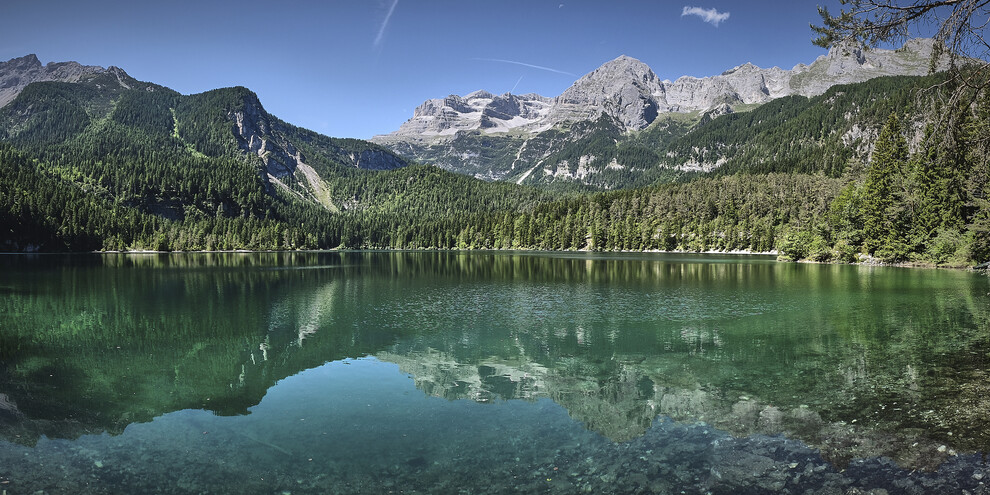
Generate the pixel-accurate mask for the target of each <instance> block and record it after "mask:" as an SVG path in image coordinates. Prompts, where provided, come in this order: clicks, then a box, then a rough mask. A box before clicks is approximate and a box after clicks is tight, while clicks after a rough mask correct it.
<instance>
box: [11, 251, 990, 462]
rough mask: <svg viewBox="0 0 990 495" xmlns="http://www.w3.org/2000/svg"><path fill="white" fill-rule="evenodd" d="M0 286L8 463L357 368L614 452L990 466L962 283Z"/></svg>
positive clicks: (745, 279) (717, 279)
mask: <svg viewBox="0 0 990 495" xmlns="http://www.w3.org/2000/svg"><path fill="white" fill-rule="evenodd" d="M0 265H3V266H0V270H2V272H3V273H4V276H3V277H4V278H3V281H2V283H0V285H2V286H3V288H4V292H3V293H2V295H3V297H2V298H0V314H2V315H3V316H2V330H0V436H2V438H3V439H4V440H6V441H8V442H13V443H16V444H21V445H26V446H31V445H35V444H37V443H38V442H39V440H40V439H42V438H66V439H73V438H78V437H80V435H84V434H98V433H101V432H108V433H110V434H111V435H120V434H121V433H122V432H123V431H124V430H125V428H127V427H128V425H130V424H133V423H146V422H149V421H152V419H153V418H156V417H161V416H163V415H166V414H168V413H172V412H175V411H184V410H206V411H210V412H212V413H214V414H216V415H219V416H238V415H257V414H259V411H258V409H257V408H256V406H258V404H260V403H262V401H263V399H265V398H266V394H267V395H269V396H270V395H271V394H273V393H275V391H277V390H278V389H279V385H278V384H279V383H280V382H281V381H283V380H286V379H287V378H289V377H293V376H294V375H297V374H299V373H300V372H302V371H304V370H312V369H314V368H319V369H323V368H320V367H326V366H329V367H330V368H328V369H333V370H338V369H341V368H340V366H341V363H346V362H348V361H347V360H349V359H353V358H362V357H365V356H373V357H374V359H375V360H377V361H378V362H381V363H394V364H395V365H397V366H398V370H399V371H401V373H404V374H406V375H408V376H409V377H411V378H412V380H413V383H414V384H415V387H416V388H418V389H419V390H421V391H422V392H423V393H425V394H426V395H428V396H432V397H439V398H444V399H448V400H452V401H457V400H460V399H467V400H468V401H469V403H483V404H488V405H490V406H491V407H504V406H505V405H506V404H508V402H506V401H510V402H511V401H515V400H517V399H519V400H522V401H524V403H525V402H526V401H528V402H529V403H531V404H534V405H538V404H541V403H542V401H544V400H547V399H549V400H552V401H553V403H555V404H558V405H559V406H561V407H563V409H564V410H566V412H567V414H568V415H569V416H570V417H571V418H573V420H577V421H578V422H579V423H580V424H581V425H583V426H584V427H585V428H587V429H588V430H590V431H591V432H595V433H597V434H600V435H602V436H603V437H605V439H607V440H609V441H612V442H619V443H621V444H626V443H629V442H636V441H640V442H641V441H643V440H637V439H641V438H642V437H643V436H644V435H648V434H649V430H650V429H651V428H654V427H655V425H656V424H657V421H660V422H661V423H663V421H666V420H668V419H672V420H674V421H676V422H678V424H683V425H685V427H687V426H690V425H698V426H699V427H711V428H713V429H714V430H712V431H721V432H726V433H727V434H729V435H731V437H727V438H736V439H746V438H762V436H765V435H783V436H784V437H786V438H787V439H793V440H800V441H801V442H803V443H804V444H806V445H807V446H808V447H810V448H812V449H814V450H816V451H817V452H819V453H820V455H821V457H822V458H824V459H825V460H826V461H828V462H831V463H832V464H834V465H835V466H836V467H837V468H839V469H841V468H843V467H846V466H849V465H850V462H853V461H854V460H856V459H866V458H878V457H888V458H891V459H893V460H894V461H895V462H896V463H897V465H898V466H899V467H900V468H903V469H922V470H934V469H937V468H938V467H939V466H940V465H943V463H945V462H946V461H947V460H951V459H952V458H953V457H955V456H958V455H960V454H969V453H979V452H987V451H990V448H988V440H990V428H988V426H990V424H988V420H987V419H986V418H988V417H990V380H988V379H987V378H988V377H987V371H988V370H990V363H988V362H987V359H988V356H990V338H988V337H990V297H988V296H987V294H988V292H990V289H988V286H990V284H988V280H987V278H986V277H980V276H978V275H974V274H971V273H964V272H954V271H936V270H905V269H892V268H869V267H854V266H830V265H797V264H781V263H776V262H774V261H772V260H771V259H769V258H766V257H728V256H705V255H600V254H584V253H575V254H558V255H537V254H530V253H497V254H483V253H474V254H463V253H435V252H430V253H419V252H408V253H369V252H353V253H351V252H344V253H261V254H172V255H101V256H97V255H75V256H36V257H24V256H17V257H13V256H12V257H2V258H0ZM328 362H336V363H334V364H335V366H336V367H334V366H332V365H325V363H328ZM364 369H367V368H364ZM379 378H380V377H379ZM354 380H356V383H355V384H354V386H355V387H364V388H371V389H374V388H375V387H376V381H375V380H372V379H370V378H367V377H361V376H355V377H354ZM311 392H312V393H313V394H316V395H318V394H320V393H321V391H320V390H319V389H314V390H312V391H311ZM298 400H306V399H298ZM339 400H344V401H346V400H348V399H347V397H341V398H340V399H339ZM400 402H401V401H400ZM539 407H544V406H539ZM184 414H186V415H187V416H189V415H190V414H192V413H189V412H187V413H184ZM389 414H401V412H397V411H390V412H388V413H387V414H386V413H381V416H382V417H380V418H378V419H379V420H380V421H389V419H388V417H389V416H388V415H389ZM189 417H190V418H195V417H197V416H195V414H192V415H191V416H189ZM156 421H158V420H156ZM203 421H206V420H203ZM205 424H207V423H204V425H205ZM210 424H212V423H210ZM231 424H233V423H231ZM355 428H356V429H357V430H360V428H359V427H355ZM193 429H196V428H193ZM201 429H208V427H207V426H204V427H203V428H201ZM235 430H236V428H235ZM244 431H246V430H244ZM704 431H705V432H707V431H708V430H704ZM705 434H706V435H708V433H705ZM713 434H714V433H713ZM252 435H254V437H253V438H250V437H243V438H241V439H242V440H243V441H245V442H248V443H249V444H253V445H254V446H259V445H260V446H265V445H267V446H268V447H267V448H268V450H270V451H273V453H274V454H276V455H285V454H284V453H288V452H290V451H291V449H290V448H289V447H286V446H282V445H279V444H278V443H275V442H274V441H272V440H270V439H265V438H262V437H261V436H259V435H258V434H252ZM400 438H401V437H400ZM714 440H715V439H711V438H709V439H708V440H706V441H714ZM392 441H398V440H396V439H393V440H392ZM788 441H789V440H788ZM263 448H264V447H263ZM280 450H281V451H282V452H279V451H280ZM816 455H817V454H816ZM420 457H422V456H420ZM425 459H426V458H425V457H422V458H417V456H415V455H413V456H411V457H409V458H408V459H406V460H404V461H402V462H409V463H411V464H410V466H409V467H416V466H415V465H419V464H423V465H421V466H419V467H420V468H423V467H425V466H426V464H425V463H427V461H426V460H425Z"/></svg>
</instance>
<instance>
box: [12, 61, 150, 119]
mask: <svg viewBox="0 0 990 495" xmlns="http://www.w3.org/2000/svg"><path fill="white" fill-rule="evenodd" d="M104 74H107V75H110V76H111V77H112V78H113V79H115V80H116V81H117V83H118V84H120V86H121V87H122V88H126V89H132V87H133V86H135V84H136V83H137V82H138V81H135V80H134V79H133V78H131V77H130V76H128V75H127V73H126V72H124V71H123V70H122V69H120V68H119V67H113V66H110V67H109V68H106V69H105V68H103V67H99V66H95V65H82V64H80V63H78V62H57V63H56V62H51V63H49V64H48V65H41V61H40V60H38V57H37V56H36V55H34V54H31V55H25V56H23V57H20V58H14V59H10V60H8V61H6V62H0V107H3V106H5V105H6V104H8V103H10V102H11V101H14V98H17V95H19V94H20V93H21V90H23V89H24V88H25V87H27V85H28V84H31V83H33V82H44V81H59V82H72V83H74V82H80V81H85V80H87V79H91V78H93V77H96V76H101V75H104Z"/></svg>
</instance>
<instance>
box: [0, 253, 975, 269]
mask: <svg viewBox="0 0 990 495" xmlns="http://www.w3.org/2000/svg"><path fill="white" fill-rule="evenodd" d="M341 252H386V253H388V252H394V253H401V252H410V253H417V252H421V253H429V252H449V253H539V254H564V253H585V254H592V253H594V254H709V255H712V254H714V255H730V256H779V255H780V253H779V252H778V251H776V250H774V251H749V250H732V251H713V250H708V251H684V250H674V251H661V250H654V249H651V250H643V251H632V250H620V251H593V250H589V249H577V250H543V249H457V248H453V249H434V248H408V249H393V248H371V249H350V248H346V249H340V248H333V249H291V250H290V249H276V250H253V249H228V250H202V251H151V250H133V251H53V252H46V251H31V252H21V251H9V252H0V255H59V254H61V255H66V254H97V255H106V254H122V255H148V254H156V255H159V254H258V253H341ZM777 261H779V262H781V263H802V264H813V265H850V266H864V267H870V266H881V267H890V268H926V269H948V270H964V271H971V272H981V271H986V272H988V273H990V269H988V268H986V267H985V265H986V264H985V263H984V264H977V265H972V266H971V265H948V264H947V265H936V264H932V263H924V262H917V261H912V262H904V263H883V262H880V261H877V260H876V259H874V258H872V257H871V258H867V259H864V260H863V261H860V262H856V263H839V262H831V261H811V260H798V261H791V260H781V259H779V258H778V259H777Z"/></svg>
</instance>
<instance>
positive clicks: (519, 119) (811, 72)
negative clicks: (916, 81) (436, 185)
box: [374, 39, 945, 144]
mask: <svg viewBox="0 0 990 495" xmlns="http://www.w3.org/2000/svg"><path fill="white" fill-rule="evenodd" d="M932 50H933V41H932V40H930V39H915V40H909V41H907V42H906V43H905V44H904V46H903V47H902V48H900V49H897V50H883V49H867V48H863V47H859V46H855V45H848V44H844V45H837V46H835V47H833V48H832V49H831V50H829V52H828V54H827V55H822V56H820V57H818V59H817V60H815V62H814V63H812V64H811V65H804V64H798V65H796V66H794V68H792V69H790V70H785V69H781V68H779V67H772V68H769V69H763V68H760V67H757V66H755V65H753V64H750V63H746V64H743V65H740V66H737V67H734V68H732V69H729V70H727V71H725V72H723V73H722V74H719V75H716V76H710V77H702V78H698V77H690V76H684V77H680V78H678V79H677V80H676V81H666V80H660V79H659V78H658V77H657V75H656V74H655V73H654V72H653V70H652V69H650V67H649V66H647V65H646V64H645V63H643V62H641V61H639V60H636V59H635V58H632V57H628V56H625V55H623V56H620V57H619V58H616V59H615V60H612V61H610V62H606V63H605V64H604V65H602V66H601V67H599V68H597V69H595V70H594V71H592V72H590V73H588V74H586V75H585V76H583V77H581V78H580V79H578V80H577V81H576V82H575V83H574V84H573V85H571V87H569V88H567V90H565V91H564V92H563V93H562V94H561V95H560V96H557V97H556V98H552V99H551V98H546V97H542V96H539V95H535V94H529V95H522V96H517V95H512V94H508V93H506V94H504V95H499V96H494V95H492V94H491V93H488V92H486V91H477V92H474V93H471V94H469V95H467V96H465V97H461V96H457V95H451V96H448V97H446V98H443V99H435V100H428V101H427V102H425V103H423V104H422V105H420V106H419V107H418V108H417V109H416V111H415V112H414V114H413V118H412V119H410V120H408V121H407V122H405V123H404V124H402V125H401V126H400V127H399V129H398V130H397V131H395V132H393V133H391V134H389V135H386V136H376V137H375V138H374V141H377V142H381V143H389V144H395V143H397V142H410V141H436V140H443V139H448V138H451V137H453V136H455V135H456V134H457V132H458V131H478V130H480V131H482V132H484V133H494V132H507V131H511V130H519V131H523V132H525V133H529V134H535V133H538V132H540V131H544V130H546V129H549V128H551V127H553V126H554V125H557V124H560V123H562V122H578V121H583V120H595V119H597V118H598V117H599V116H601V115H602V114H605V115H608V116H610V117H612V118H614V119H615V120H616V121H618V122H620V123H621V124H622V125H623V126H624V127H625V129H626V130H639V129H643V128H645V127H646V126H648V125H650V123H651V122H653V121H654V120H655V119H656V118H657V117H658V116H659V115H661V114H664V113H671V112H703V113H706V112H708V111H710V110H716V112H717V113H725V109H724V108H720V107H721V106H722V105H729V110H731V107H732V106H733V105H738V104H762V103H766V102H768V101H770V100H773V99H776V98H780V97H783V96H789V95H803V96H808V97H811V96H817V95H819V94H822V93H824V92H825V91H826V90H828V88H830V87H832V86H834V85H836V84H848V83H855V82H863V81H866V80H868V79H872V78H875V77H880V76H891V75H915V76H919V75H925V74H927V73H928V72H929V65H930V61H931V55H932ZM944 68H945V66H944V65H943V66H940V67H937V69H944Z"/></svg>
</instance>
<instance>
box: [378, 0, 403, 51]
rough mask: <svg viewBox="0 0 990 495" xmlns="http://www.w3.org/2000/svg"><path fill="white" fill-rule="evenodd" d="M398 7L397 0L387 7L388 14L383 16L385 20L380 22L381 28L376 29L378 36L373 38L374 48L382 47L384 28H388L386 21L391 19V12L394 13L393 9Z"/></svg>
mask: <svg viewBox="0 0 990 495" xmlns="http://www.w3.org/2000/svg"><path fill="white" fill-rule="evenodd" d="M397 5H399V0H395V1H393V2H392V6H391V7H389V9H388V13H387V14H385V20H384V21H382V27H380V28H378V36H375V43H374V46H376V47H379V46H381V45H382V40H383V39H384V38H385V28H387V27H388V21H389V19H391V18H392V12H395V7H396V6H397Z"/></svg>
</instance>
